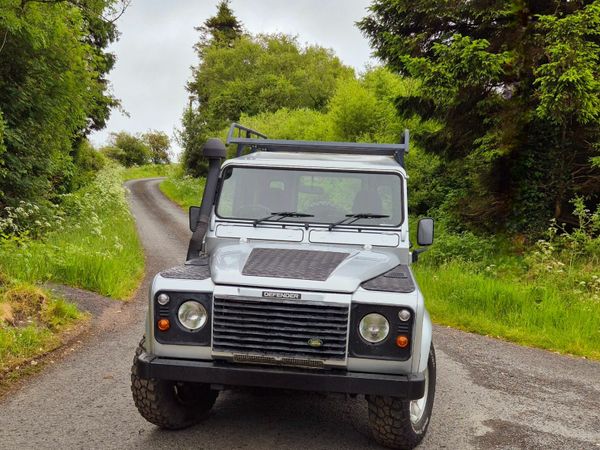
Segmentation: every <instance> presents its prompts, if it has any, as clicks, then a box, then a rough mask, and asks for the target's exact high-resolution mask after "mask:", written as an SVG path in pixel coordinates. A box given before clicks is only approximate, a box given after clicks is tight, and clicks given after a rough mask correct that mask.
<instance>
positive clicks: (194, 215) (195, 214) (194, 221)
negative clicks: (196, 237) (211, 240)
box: [189, 206, 200, 233]
mask: <svg viewBox="0 0 600 450" xmlns="http://www.w3.org/2000/svg"><path fill="white" fill-rule="evenodd" d="M189 217H190V230H191V231H192V233H193V232H194V231H196V228H198V219H199V218H200V207H199V206H190V210H189Z"/></svg>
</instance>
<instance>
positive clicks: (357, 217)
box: [329, 213, 390, 231]
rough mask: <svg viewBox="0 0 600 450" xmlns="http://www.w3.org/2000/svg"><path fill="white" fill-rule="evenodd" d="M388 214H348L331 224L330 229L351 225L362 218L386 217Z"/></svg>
mask: <svg viewBox="0 0 600 450" xmlns="http://www.w3.org/2000/svg"><path fill="white" fill-rule="evenodd" d="M387 217H390V216H388V215H387V214H371V213H360V214H346V217H344V218H343V219H342V220H338V221H337V222H335V223H332V224H331V225H329V231H331V230H333V229H334V228H335V227H337V226H338V225H350V224H351V223H354V222H356V221H357V220H360V219H385V218H387Z"/></svg>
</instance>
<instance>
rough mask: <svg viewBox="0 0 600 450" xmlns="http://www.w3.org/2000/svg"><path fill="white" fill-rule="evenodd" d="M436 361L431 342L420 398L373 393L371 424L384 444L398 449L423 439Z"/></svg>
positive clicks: (401, 449)
mask: <svg viewBox="0 0 600 450" xmlns="http://www.w3.org/2000/svg"><path fill="white" fill-rule="evenodd" d="M435 375H436V362H435V350H434V348H433V344H431V350H430V351H429V359H428V361H427V369H426V370H425V393H424V395H423V398H421V399H417V400H402V399H399V398H396V397H383V396H379V395H372V396H369V397H367V401H368V403H369V425H370V428H371V433H372V434H373V437H374V438H375V440H376V441H377V442H378V443H380V444H381V445H383V446H385V447H388V448H393V449H398V450H405V449H412V448H415V447H416V446H417V445H419V443H420V442H421V441H422V440H423V437H424V436H425V433H426V432H427V428H428V426H429V419H430V418H431V411H432V409H433V400H434V397H435Z"/></svg>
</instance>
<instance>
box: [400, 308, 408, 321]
mask: <svg viewBox="0 0 600 450" xmlns="http://www.w3.org/2000/svg"><path fill="white" fill-rule="evenodd" d="M398 319H400V320H401V321H402V322H406V321H407V320H408V319H410V311H409V310H408V309H401V310H400V311H399V312H398Z"/></svg>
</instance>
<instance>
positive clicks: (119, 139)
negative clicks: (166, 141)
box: [101, 131, 151, 167]
mask: <svg viewBox="0 0 600 450" xmlns="http://www.w3.org/2000/svg"><path fill="white" fill-rule="evenodd" d="M110 140H111V142H110V145H108V146H107V147H104V148H102V149H101V152H102V153H103V154H104V155H105V156H107V157H109V158H111V159H114V160H115V161H117V162H119V163H120V164H122V165H124V166H125V167H131V166H141V165H144V164H148V162H149V161H150V158H151V150H150V148H149V147H148V146H147V145H146V144H145V143H144V141H143V140H142V138H140V137H138V136H134V135H132V134H129V133H127V132H126V131H120V132H118V133H111V139H110Z"/></svg>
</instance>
